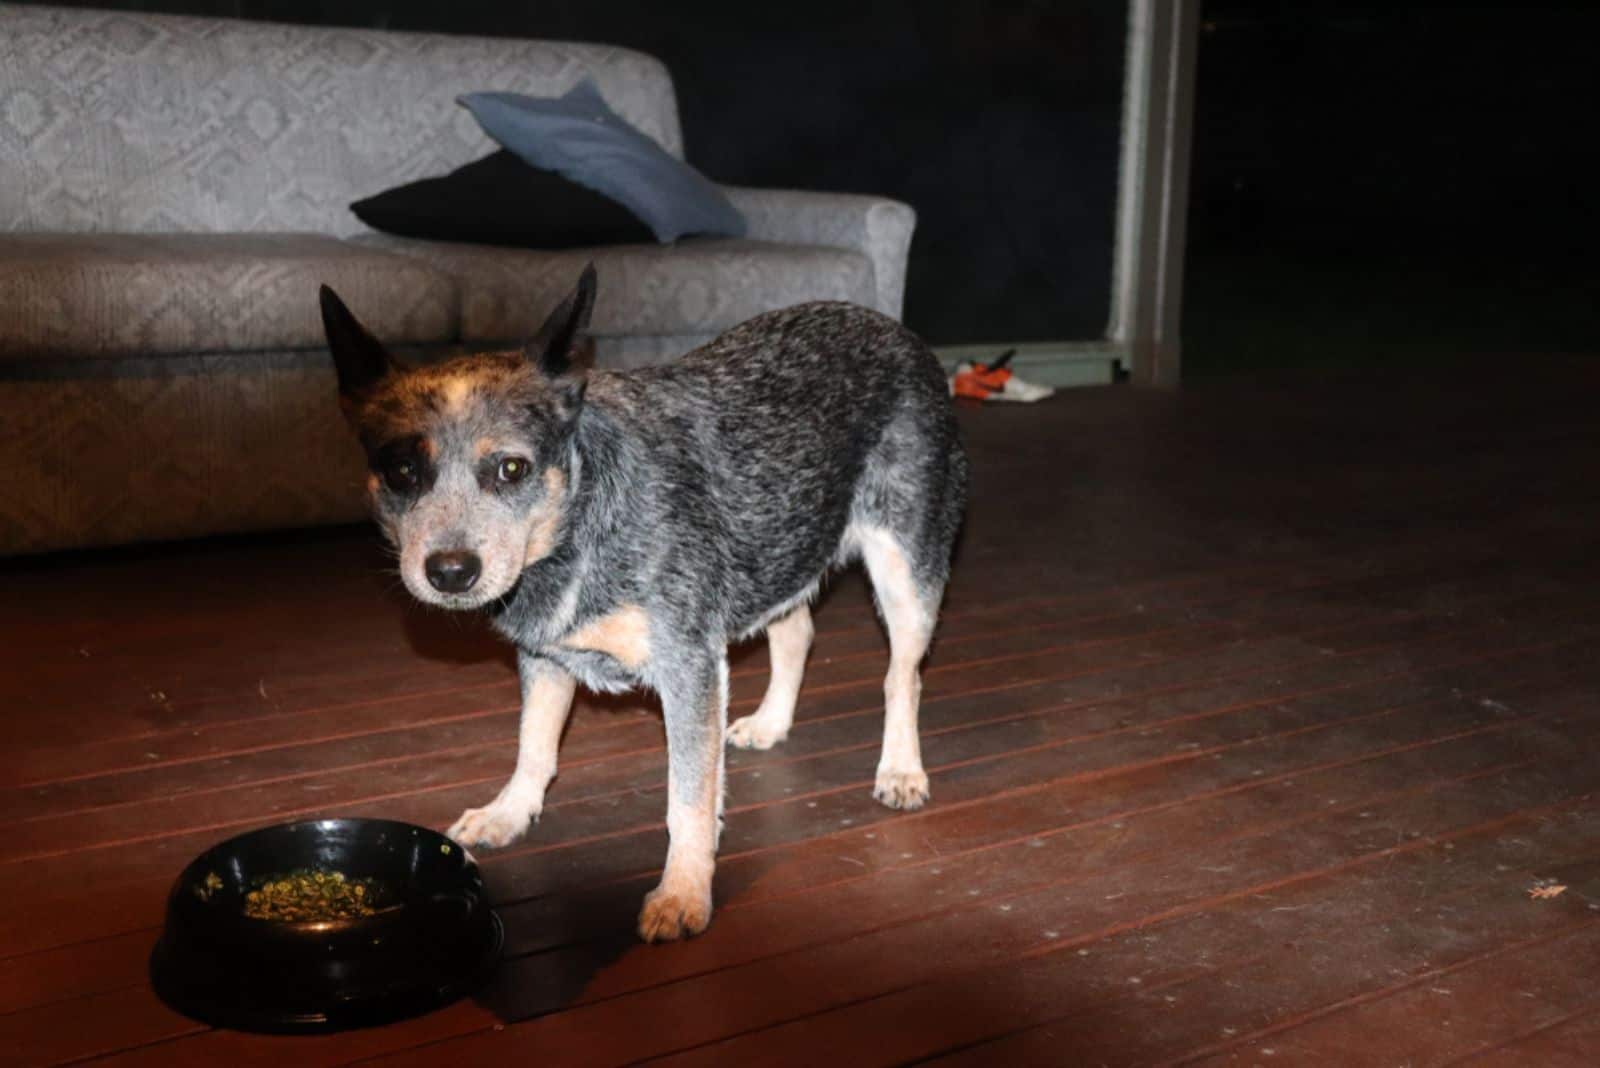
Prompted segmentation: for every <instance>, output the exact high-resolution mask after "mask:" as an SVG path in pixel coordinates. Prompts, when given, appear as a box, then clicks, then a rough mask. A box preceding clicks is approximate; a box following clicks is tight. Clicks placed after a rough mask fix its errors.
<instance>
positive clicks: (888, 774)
mask: <svg viewBox="0 0 1600 1068" xmlns="http://www.w3.org/2000/svg"><path fill="white" fill-rule="evenodd" d="M872 796H873V798H875V799H876V800H878V801H880V802H882V803H883V804H885V805H888V806H889V807H890V808H900V809H905V810H906V811H907V812H910V811H912V810H913V809H919V808H921V807H922V806H923V805H925V804H927V801H928V773H927V772H925V771H923V770H922V769H921V768H918V769H917V770H916V771H887V770H882V771H879V772H878V781H877V783H876V784H875V785H874V786H873V787H872Z"/></svg>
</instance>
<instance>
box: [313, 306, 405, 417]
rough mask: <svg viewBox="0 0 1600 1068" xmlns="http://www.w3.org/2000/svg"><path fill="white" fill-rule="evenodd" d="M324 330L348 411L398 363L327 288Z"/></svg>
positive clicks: (340, 393) (340, 392)
mask: <svg viewBox="0 0 1600 1068" xmlns="http://www.w3.org/2000/svg"><path fill="white" fill-rule="evenodd" d="M319 296H320V298H321V302H322V329H323V331H324V332H325V333H326V334H327V335H328V349H329V350H330V351H331V352H332V353H333V366H334V369H335V370H337V371H338V372H339V403H340V404H341V405H343V406H344V408H345V410H346V411H349V410H350V407H351V405H352V404H354V403H355V402H356V401H359V400H360V399H361V398H362V397H363V396H365V395H366V394H367V393H368V392H370V391H371V389H372V387H373V386H375V385H377V384H378V383H379V382H380V381H382V380H383V378H384V376H386V375H388V374H389V372H390V371H392V370H394V361H393V360H391V359H390V358H389V353H388V351H387V350H386V349H385V348H384V347H383V345H381V344H380V343H379V342H378V339H377V338H375V337H373V336H372V335H371V334H369V333H367V328H366V327H364V326H362V325H361V323H360V322H358V321H357V320H356V317H355V316H354V315H352V314H350V309H349V308H347V307H345V305H344V301H342V300H340V299H339V294H337V293H335V292H334V291H333V290H332V289H329V288H328V287H327V286H323V287H322V289H321V292H320V294H319Z"/></svg>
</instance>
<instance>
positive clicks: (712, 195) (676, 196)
mask: <svg viewBox="0 0 1600 1068" xmlns="http://www.w3.org/2000/svg"><path fill="white" fill-rule="evenodd" d="M461 103H462V104H464V105H465V106H466V107H467V108H468V110H470V111H471V112H472V115H473V117H474V118H476V119H477V120H478V124H479V125H480V126H482V127H483V131H484V133H486V134H488V135H489V136H490V137H492V138H494V139H495V140H496V141H498V142H500V144H502V145H504V146H505V147H506V148H508V149H510V150H511V151H512V152H515V153H516V154H517V155H518V156H521V157H522V158H523V159H524V160H526V161H527V162H528V163H529V164H531V165H532V166H534V167H539V168H541V169H543V170H547V171H555V172H556V173H558V174H563V175H565V176H566V177H568V178H570V179H572V180H573V181H574V182H577V183H578V184H579V185H582V186H586V187H588V188H590V189H593V190H594V191H595V192H597V193H603V194H605V195H606V196H608V197H610V198H611V199H612V200H615V201H616V202H617V203H619V204H625V205H627V207H628V210H630V211H632V212H633V213H634V214H635V215H637V216H638V217H639V218H640V219H642V220H644V222H645V224H646V225H647V226H649V227H650V229H651V230H652V231H653V232H654V233H655V235H656V240H657V241H662V242H666V241H676V240H677V239H678V238H680V237H686V236H690V235H693V234H705V235H708V236H715V237H743V236H744V219H743V217H742V216H740V214H739V213H738V211H736V210H735V209H734V207H733V205H732V204H730V203H728V198H727V197H726V196H724V195H723V193H722V190H720V189H718V188H717V186H716V185H715V184H713V183H712V182H710V181H709V180H707V178H706V176H705V175H703V174H701V173H700V172H699V171H697V170H695V169H694V168H693V167H691V166H689V165H688V164H687V163H685V162H683V161H682V160H680V159H676V158H674V157H673V156H671V155H669V154H668V153H667V152H666V151H665V150H663V149H662V147H661V146H660V145H658V144H656V143H655V142H654V141H652V140H650V138H648V137H646V136H645V135H644V134H642V133H640V132H639V131H638V130H635V129H634V128H633V127H632V126H630V125H628V123H627V120H625V119H623V118H622V117H621V116H620V115H618V114H617V113H616V112H614V111H612V110H611V109H610V108H608V107H607V106H606V102H605V101H604V100H603V99H601V96H600V90H598V89H596V88H595V85H594V83H593V82H591V81H589V80H588V79H584V80H583V81H581V82H579V83H578V84H577V85H575V86H573V87H572V88H571V89H569V90H568V91H567V92H566V93H565V94H564V95H562V96H558V97H533V96H527V95H525V94H522V93H468V94H466V95H465V96H463V97H462V98H461Z"/></svg>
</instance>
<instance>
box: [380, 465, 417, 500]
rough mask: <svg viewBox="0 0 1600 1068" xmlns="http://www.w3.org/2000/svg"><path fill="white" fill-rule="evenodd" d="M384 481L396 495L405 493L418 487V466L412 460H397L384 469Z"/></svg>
mask: <svg viewBox="0 0 1600 1068" xmlns="http://www.w3.org/2000/svg"><path fill="white" fill-rule="evenodd" d="M383 480H384V481H385V482H387V483H388V484H389V488H390V489H392V490H394V491H395V492H396V493H405V492H407V491H409V490H413V489H415V488H416V486H417V465H416V463H415V462H413V461H411V460H395V461H394V462H392V463H390V464H388V465H387V466H386V467H384V469H383Z"/></svg>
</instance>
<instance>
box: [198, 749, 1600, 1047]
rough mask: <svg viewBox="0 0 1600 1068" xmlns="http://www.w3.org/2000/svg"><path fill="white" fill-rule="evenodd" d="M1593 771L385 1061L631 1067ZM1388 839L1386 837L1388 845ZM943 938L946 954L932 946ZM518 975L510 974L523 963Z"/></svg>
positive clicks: (1253, 889) (1327, 825) (1274, 874)
mask: <svg viewBox="0 0 1600 1068" xmlns="http://www.w3.org/2000/svg"><path fill="white" fill-rule="evenodd" d="M1587 774H1588V773H1587V770H1586V769H1582V768H1577V767H1574V766H1572V765H1568V766H1566V767H1564V768H1563V769H1562V770H1561V771H1560V772H1559V773H1555V774H1549V773H1546V774H1537V773H1532V772H1508V773H1506V774H1504V775H1502V776H1497V778H1496V786H1497V789H1495V790H1493V791H1484V790H1483V789H1482V783H1481V782H1476V781H1467V782H1464V783H1456V784H1453V785H1450V786H1445V787H1443V788H1440V789H1438V790H1437V791H1427V790H1425V791H1421V792H1420V796H1417V795H1413V796H1412V797H1411V798H1409V799H1405V798H1396V799H1393V800H1391V801H1389V802H1388V803H1387V804H1384V803H1374V804H1372V805H1370V806H1368V807H1367V808H1365V809H1363V811H1367V812H1368V813H1369V814H1368V815H1367V816H1361V815H1360V814H1359V813H1349V812H1346V813H1340V814H1338V815H1335V816H1332V817H1328V816H1323V817H1321V818H1320V819H1319V820H1317V821H1315V822H1314V823H1313V825H1312V826H1310V827H1308V826H1305V825H1303V824H1302V825H1299V826H1296V827H1294V828H1293V829H1292V832H1291V833H1284V832H1282V831H1280V832H1279V833H1278V834H1274V835H1267V836H1264V837H1261V838H1256V839H1253V840H1251V841H1249V842H1247V843H1237V844H1234V845H1232V846H1231V847H1223V848H1220V849H1219V848H1213V849H1209V850H1207V851H1206V856H1207V858H1208V863H1207V865H1206V867H1212V866H1216V867H1225V868H1227V869H1229V870H1227V871H1225V872H1219V873H1214V872H1207V871H1201V870H1198V869H1197V868H1196V866H1195V860H1194V859H1193V858H1192V857H1190V856H1188V855H1187V851H1180V852H1176V853H1174V854H1171V855H1169V856H1168V857H1164V858H1162V859H1161V860H1157V861H1151V862H1147V863H1146V864H1144V865H1134V866H1131V867H1129V868H1125V869H1121V870H1118V871H1116V872H1114V873H1104V872H1102V873H1101V874H1100V877H1099V878H1091V879H1089V880H1087V882H1086V883H1085V884H1084V885H1082V886H1080V887H1079V888H1078V889H1077V890H1076V891H1075V892H1073V893H1072V894H1071V896H1070V898H1068V896H1067V895H1064V894H1063V893H1062V892H1061V890H1060V889H1059V888H1057V887H1045V888H1042V889H1039V890H1035V891H1033V892H1031V893H1026V894H1024V895H1022V896H1020V897H1014V898H1010V899H1008V900H1003V901H996V900H995V899H993V898H987V899H981V900H979V901H978V902H976V903H974V904H973V905H971V906H970V907H969V908H968V909H967V910H963V911H961V912H958V913H957V915H955V916H939V917H936V918H933V919H930V920H926V921H921V922H914V923H910V924H903V925H898V926H894V927H891V928H888V929H884V930H879V931H874V932H871V933H868V934H864V935H860V936H857V937H855V938H852V939H848V940H846V941H842V942H834V943H831V944H829V945H826V946H821V947H816V948H813V949H809V950H806V951H802V952H801V953H798V954H783V955H780V956H777V957H771V958H766V959H763V960H759V961H756V962H753V963H751V964H746V965H741V966H736V967H731V968H724V969H718V970H716V971H712V972H709V973H705V974H702V975H699V976H696V977H694V978H691V979H687V980H683V981H680V982H675V983H671V984H667V985H665V986H658V987H652V988H649V989H647V990H643V991H640V992H638V993H635V994H627V995H622V996H619V997H615V998H610V999H608V1000H604V1001H600V1002H597V1003H593V1004H586V1005H580V1006H577V1007H567V1008H565V1009H564V1010H563V1011H561V1012H559V1013H555V1014H553V1015H546V1016H541V1017H537V1018H534V1019H527V1020H523V1021H522V1022H518V1023H515V1024H511V1025H508V1026H507V1027H506V1028H505V1029H504V1030H502V1031H493V1030H488V1031H478V1032H476V1033H474V1034H472V1035H470V1036H466V1037H463V1038H461V1039H455V1040H450V1041H448V1042H445V1043H439V1044H435V1045H432V1046H430V1047H428V1048H426V1049H422V1050H407V1051H402V1052H397V1053H396V1054H395V1055H394V1056H393V1057H392V1058H389V1057H385V1058H383V1059H384V1060H387V1061H392V1062H398V1063H418V1064H420V1063H438V1062H439V1060H440V1059H443V1060H446V1061H465V1062H476V1061H478V1060H480V1059H482V1058H487V1057H493V1056H517V1055H519V1054H524V1053H533V1052H534V1051H537V1055H538V1056H540V1057H544V1058H550V1059H554V1060H557V1061H560V1062H562V1063H609V1064H615V1063H623V1062H626V1061H629V1060H633V1059H637V1058H639V1057H643V1056H648V1055H651V1054H653V1053H660V1052H663V1051H669V1050H673V1049H681V1048H686V1047H689V1046H694V1045H699V1044H703V1043H705V1042H709V1041H713V1040H716V1039H719V1038H723V1037H727V1036H728V1035H730V1034H734V1033H738V1032H740V1031H745V1030H751V1029H753V1028H756V1027H761V1026H769V1025H771V1024H773V1023H777V1022H781V1021H785V1020H791V1019H797V1018H799V1017H802V1016H806V1015H811V1014H814V1013H816V1012H819V1011H822V1010H825V1009H827V1008H832V1007H837V1006H840V1005H844V1004H849V1003H851V1002H855V1001H861V1000H864V999H866V998H870V997H874V996H880V995H882V994H884V993H887V992H889V991H892V990H895V989H899V988H901V987H903V986H907V985H910V984H913V983H919V982H926V981H929V980H931V979H933V978H935V977H937V976H939V975H941V974H948V973H950V972H954V971H960V970H966V969H970V968H972V967H975V966H979V965H981V964H983V963H986V962H996V963H998V962H999V961H1001V960H1004V959H1008V958H1011V957H1013V956H1014V955H1015V954H1016V953H1017V952H1019V951H1021V950H1025V949H1026V947H1027V946H1028V945H1030V944H1037V943H1039V942H1042V941H1050V940H1049V939H1048V936H1047V935H1045V934H1044V933H1043V932H1045V931H1048V930H1056V931H1061V930H1073V929H1082V928H1084V927H1086V926H1090V925H1091V924H1094V923H1096V922H1098V923H1100V924H1101V925H1103V926H1104V927H1106V928H1107V929H1108V930H1110V929H1115V928H1117V927H1120V926H1122V925H1125V924H1130V923H1147V922H1150V921H1151V920H1152V919H1155V918H1167V917H1170V916H1173V915H1179V914H1182V913H1184V912H1193V911H1204V910H1207V909H1210V908H1214V907H1216V906H1217V905H1218V904H1220V903H1221V902H1222V901H1224V900H1230V899H1233V898H1237V897H1243V896H1247V895H1258V894H1261V893H1264V892H1270V891H1272V890H1274V889H1276V888H1278V887H1280V886H1284V885H1292V884H1294V883H1298V882H1303V881H1307V880H1310V879H1313V878H1320V877H1323V876H1325V875H1326V874H1329V873H1331V872H1333V871H1337V870H1342V869H1344V868H1346V867H1349V866H1351V865H1355V864H1365V863H1376V862H1379V861H1381V860H1382V859H1385V858H1387V857H1388V856H1392V855H1394V854H1395V853H1397V852H1405V851H1409V850H1412V849H1416V848H1420V847H1421V846H1422V845H1425V844H1428V843H1430V842H1432V841H1434V840H1436V839H1437V838H1440V837H1442V836H1446V835H1453V836H1465V835H1466V834H1468V833H1472V832H1474V831H1479V830H1483V829H1486V828H1487V827H1488V826H1492V825H1503V823H1504V822H1505V821H1506V820H1508V819H1509V820H1512V821H1516V820H1519V819H1522V818H1525V817H1524V816H1523V815H1522V814H1521V810H1522V809H1524V808H1527V807H1532V806H1538V805H1558V804H1561V803H1562V802H1567V803H1571V796H1572V792H1573V791H1574V789H1575V784H1577V783H1586V782H1587ZM1423 798H1425V799H1426V800H1423ZM1407 800H1409V801H1410V802H1411V803H1410V804H1408V803H1407ZM1380 838H1382V839H1384V840H1385V842H1384V844H1381V845H1380V844H1379V839H1380ZM1397 842H1398V843H1400V844H1393V843H1397ZM1011 870H1012V869H1010V868H1008V869H1007V871H1006V872H1004V873H998V874H1002V875H1004V874H1009V873H1010V871H1011ZM1108 874H1110V875H1111V877H1110V878H1107V875H1108ZM957 885H959V886H961V887H967V886H968V880H962V881H961V882H960V883H959V884H954V883H952V885H951V888H952V889H956V886H957ZM957 892H964V891H963V890H958V891H957ZM1108 896H1109V897H1110V898H1111V900H1110V901H1108V900H1107V898H1108ZM1000 905H1009V906H1010V908H1009V909H1001V908H1000ZM979 910H981V913H982V922H980V921H979V917H978V915H977V913H978V912H979ZM1130 917H1138V919H1137V920H1135V919H1130ZM935 946H936V947H937V952H930V947H935ZM678 948H679V947H673V949H674V950H676V949H678ZM633 952H635V953H637V952H638V951H637V950H635V951H633ZM608 965H609V966H608V967H607V969H606V971H605V973H604V974H608V975H609V974H610V973H611V971H613V970H614V969H615V968H616V967H617V962H616V961H610V962H608ZM508 971H509V972H511V973H512V974H510V975H508V976H507V978H508V979H509V978H511V977H512V975H514V974H515V972H516V971H517V969H509V970H508ZM530 979H531V976H530ZM538 985H539V984H536V983H534V982H531V981H530V982H525V983H523V984H522V985H520V986H519V987H518V988H517V989H516V990H513V991H508V992H507V993H506V994H504V995H502V998H503V1000H500V1001H498V1002H496V1005H497V1008H498V1009H499V1011H500V1013H501V1015H503V1016H506V1017H508V1018H510V1019H519V1018H521V1017H522V1016H524V1015H525V1010H526V1009H527V1008H529V1007H531V1004H532V1003H535V1002H536V1000H537V998H538V995H539V993H540V991H539V990H538ZM779 990H781V991H783V992H784V993H785V996H784V997H781V998H775V997H774V996H773V992H774V991H779ZM709 1006H715V1011H709V1010H708V1007H709ZM641 1013H647V1014H648V1018H649V1019H651V1020H652V1021H654V1022H655V1026H654V1027H652V1028H651V1029H649V1030H648V1031H646V1030H644V1029H641V1028H639V1027H637V1026H636V1025H635V1026H629V1024H628V1023H627V1021H629V1020H637V1019H639V1018H640V1014H641ZM173 1063H184V1061H182V1060H181V1059H180V1060H176V1061H174V1062H173ZM990 1063H992V1062H990Z"/></svg>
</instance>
